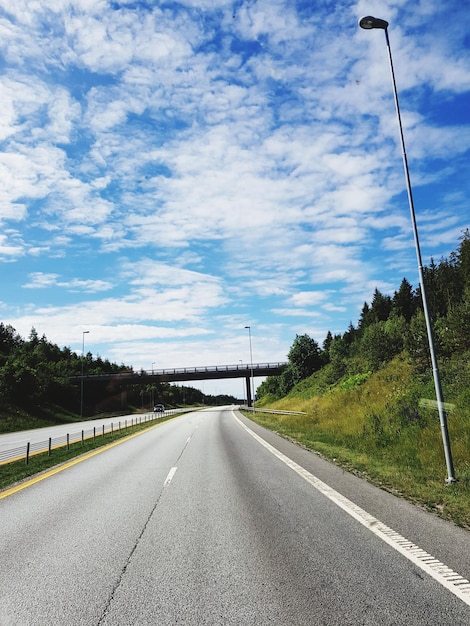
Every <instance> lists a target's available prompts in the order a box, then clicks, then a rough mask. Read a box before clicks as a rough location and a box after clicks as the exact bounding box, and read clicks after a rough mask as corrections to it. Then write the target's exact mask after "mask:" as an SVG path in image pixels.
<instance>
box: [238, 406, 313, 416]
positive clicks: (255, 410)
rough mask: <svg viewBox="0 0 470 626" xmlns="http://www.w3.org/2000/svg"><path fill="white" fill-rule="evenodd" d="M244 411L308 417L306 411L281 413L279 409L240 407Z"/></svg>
mask: <svg viewBox="0 0 470 626" xmlns="http://www.w3.org/2000/svg"><path fill="white" fill-rule="evenodd" d="M240 409H242V410H243V411H252V412H253V413H273V414H277V415H307V413H306V412H305V411H280V410H278V409H259V408H258V407H252V406H246V405H242V406H240Z"/></svg>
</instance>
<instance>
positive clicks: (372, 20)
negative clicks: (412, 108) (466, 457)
mask: <svg viewBox="0 0 470 626" xmlns="http://www.w3.org/2000/svg"><path fill="white" fill-rule="evenodd" d="M359 26H360V27H361V28H364V29H365V30H371V29H374V28H378V29H381V30H383V31H384V32H385V41H386V43H387V48H388V56H389V59H390V70H391V74H392V85H393V95H394V98H395V108H396V112H397V118H398V128H399V131H400V141H401V147H402V155H403V167H404V169H405V179H406V189H407V192H408V204H409V207H410V215H411V223H412V226H413V235H414V240H415V248H416V258H417V261H418V273H419V284H420V287H421V298H422V301H423V311H424V318H425V320H426V330H427V335H428V342H429V352H430V354H431V363H432V372H433V378H434V387H435V390H436V399H437V409H438V412H439V421H440V424H441V432H442V441H443V444H444V454H445V459H446V465H447V473H448V476H447V478H446V482H447V483H454V482H455V481H456V478H455V475H454V465H453V462H452V452H451V448H450V441H449V431H448V429H447V416H446V412H445V409H444V401H443V397H442V386H441V380H440V376H439V367H438V364H437V358H436V350H435V347H434V337H433V332H432V324H431V317H430V314H429V307H428V301H427V296H426V288H425V284H424V272H423V262H422V260H421V250H420V245H419V238H418V227H417V224H416V216H415V209H414V202H413V194H412V191H411V180H410V173H409V169H408V159H407V157H406V150H405V138H404V135H403V126H402V123H401V115H400V105H399V103H398V92H397V85H396V81H395V71H394V69H393V60H392V50H391V47H390V40H389V38H388V22H386V21H385V20H381V19H378V18H376V17H372V16H371V15H368V16H367V17H363V18H361V19H360V20H359Z"/></svg>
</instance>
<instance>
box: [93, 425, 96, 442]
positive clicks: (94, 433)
mask: <svg viewBox="0 0 470 626" xmlns="http://www.w3.org/2000/svg"><path fill="white" fill-rule="evenodd" d="M95 439H96V426H93V441H95Z"/></svg>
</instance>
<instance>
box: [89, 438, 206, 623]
mask: <svg viewBox="0 0 470 626" xmlns="http://www.w3.org/2000/svg"><path fill="white" fill-rule="evenodd" d="M197 429H198V426H195V428H194V429H193V431H192V433H191V435H190V436H189V437H188V438H187V440H186V442H185V444H184V446H183V447H182V449H181V452H180V453H179V455H178V457H177V459H176V461H175V464H174V465H175V466H176V464H177V463H178V462H179V460H180V459H181V458H182V456H183V454H184V453H185V451H186V449H187V447H188V445H189V443H190V441H191V439H192V437H193V435H194V433H195V432H196V430H197ZM166 486H167V483H166V482H164V483H163V485H162V487H161V489H160V493H159V494H158V496H157V499H156V501H155V504H154V506H153V507H152V509H151V511H150V513H149V515H148V517H147V519H146V521H145V523H144V525H143V527H142V530H141V532H140V534H139V535H138V537H137V539H136V541H135V543H134V546H133V548H132V550H131V551H130V553H129V556H128V557H127V559H126V562H125V564H124V566H123V568H122V569H121V572H120V574H119V576H118V579H117V581H116V583H115V585H114V587H113V589H112V591H111V594H110V596H109V599H108V601H107V603H106V606H105V607H104V610H103V613H102V615H101V617H100V619H99V620H98V622H97V625H96V626H101V624H103V623H104V620H105V619H106V617H107V616H108V613H109V609H110V607H111V604H112V602H113V599H114V596H115V594H116V591H117V590H118V589H119V587H120V586H121V583H122V580H123V578H124V576H125V574H126V571H127V569H128V567H129V565H130V563H131V561H132V557H133V556H134V554H135V551H136V550H137V547H138V545H139V543H140V542H141V540H142V537H143V536H144V533H145V531H146V530H147V526H148V525H149V523H150V520H151V519H152V517H153V514H154V513H155V511H156V510H157V507H158V505H159V503H160V500H161V498H162V496H163V493H164V491H165V487H166Z"/></svg>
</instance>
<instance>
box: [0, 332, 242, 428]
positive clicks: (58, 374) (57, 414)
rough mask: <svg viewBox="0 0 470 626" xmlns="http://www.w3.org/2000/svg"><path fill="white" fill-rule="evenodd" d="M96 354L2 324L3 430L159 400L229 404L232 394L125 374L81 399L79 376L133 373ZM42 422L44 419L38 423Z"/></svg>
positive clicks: (172, 404) (0, 386) (144, 405)
mask: <svg viewBox="0 0 470 626" xmlns="http://www.w3.org/2000/svg"><path fill="white" fill-rule="evenodd" d="M132 371H133V369H132V367H129V366H126V365H123V364H121V365H117V364H115V363H111V362H110V361H108V360H107V359H102V358H101V357H100V356H97V357H94V356H93V355H92V353H91V352H88V353H86V354H84V355H77V354H76V353H75V352H74V351H72V350H71V349H70V348H68V347H64V348H59V346H57V345H55V344H53V343H51V342H50V341H48V340H47V338H46V337H45V336H42V337H39V336H38V334H37V332H36V330H35V329H34V328H33V329H32V330H31V333H30V335H29V337H28V339H23V338H22V337H21V336H20V335H19V334H18V333H17V332H16V330H15V329H14V328H13V327H12V326H10V325H5V324H3V323H0V432H7V431H10V430H20V429H23V428H26V427H32V423H31V422H30V420H29V418H36V419H38V420H42V422H41V425H42V424H43V423H47V422H52V423H57V422H61V421H63V422H69V421H73V420H74V419H76V418H77V417H79V416H80V414H81V413H82V414H83V418H85V419H86V418H89V417H96V416H98V415H103V414H108V413H110V414H119V413H129V412H136V411H142V410H147V411H149V410H150V411H151V410H152V409H153V404H154V403H163V404H164V405H165V406H167V407H179V406H184V405H188V406H196V405H201V404H210V405H213V404H230V403H233V402H235V398H232V397H231V396H217V397H213V396H209V395H204V394H203V393H202V392H201V391H200V390H199V389H194V388H193V387H186V386H182V385H171V384H169V383H162V382H160V383H154V384H151V385H142V384H135V385H125V386H124V385H123V384H122V382H121V381H120V377H119V376H116V378H115V379H113V378H112V377H111V380H106V381H105V382H94V383H93V384H92V385H87V387H86V393H85V394H84V397H83V400H84V401H83V405H82V402H81V400H82V398H81V387H80V379H81V375H82V373H83V374H84V375H85V376H93V375H99V374H120V373H124V372H132ZM38 425H40V424H39V422H38Z"/></svg>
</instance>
